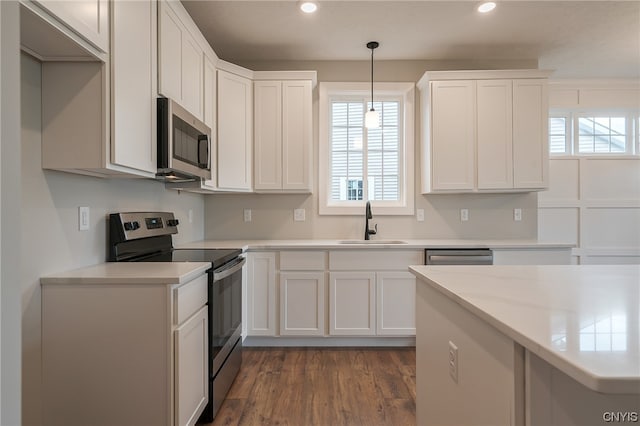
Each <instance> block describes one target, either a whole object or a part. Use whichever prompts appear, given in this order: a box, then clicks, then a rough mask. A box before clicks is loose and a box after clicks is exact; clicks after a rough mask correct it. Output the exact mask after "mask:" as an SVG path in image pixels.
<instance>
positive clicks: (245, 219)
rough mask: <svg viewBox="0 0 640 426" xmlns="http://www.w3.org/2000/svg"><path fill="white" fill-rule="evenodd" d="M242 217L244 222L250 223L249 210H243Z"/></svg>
mask: <svg viewBox="0 0 640 426" xmlns="http://www.w3.org/2000/svg"><path fill="white" fill-rule="evenodd" d="M243 215H244V221H245V222H251V209H244V211H243Z"/></svg>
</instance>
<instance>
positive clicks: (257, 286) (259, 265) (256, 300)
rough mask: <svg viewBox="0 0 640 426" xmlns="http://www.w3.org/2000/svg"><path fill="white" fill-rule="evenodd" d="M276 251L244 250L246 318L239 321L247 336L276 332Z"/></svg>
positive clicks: (268, 334)
mask: <svg viewBox="0 0 640 426" xmlns="http://www.w3.org/2000/svg"><path fill="white" fill-rule="evenodd" d="M276 254H277V253H275V252H249V253H247V289H246V291H245V292H244V293H245V294H246V295H247V299H246V309H244V310H243V311H244V312H246V321H245V318H243V321H242V322H243V323H246V324H247V331H246V335H247V336H275V335H276V331H277V327H276V318H277V317H276V312H277V309H278V304H277V300H276Z"/></svg>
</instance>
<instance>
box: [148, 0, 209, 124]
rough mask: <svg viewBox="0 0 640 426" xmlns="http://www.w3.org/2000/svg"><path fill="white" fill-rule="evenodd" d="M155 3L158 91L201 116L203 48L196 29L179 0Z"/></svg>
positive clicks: (201, 117)
mask: <svg viewBox="0 0 640 426" xmlns="http://www.w3.org/2000/svg"><path fill="white" fill-rule="evenodd" d="M158 4H159V8H160V9H159V29H158V34H159V47H158V55H159V59H158V62H159V67H158V76H159V77H158V78H159V81H158V92H159V93H160V94H161V95H164V96H166V97H168V98H171V99H173V100H174V101H176V102H178V103H179V104H180V105H181V106H183V107H184V108H185V109H186V110H187V111H189V112H190V113H192V114H193V115H194V116H196V117H198V118H199V119H201V120H203V119H204V116H203V95H204V89H203V86H204V78H203V73H204V50H203V48H202V47H201V44H200V43H198V40H196V37H195V36H194V33H195V34H198V35H200V33H199V30H198V29H197V27H196V26H195V24H194V23H193V21H192V20H191V18H190V17H189V16H188V14H187V12H186V11H185V10H184V8H183V6H182V5H181V4H180V3H179V2H177V3H176V2H167V1H160V2H159V3H158ZM176 9H177V10H176Z"/></svg>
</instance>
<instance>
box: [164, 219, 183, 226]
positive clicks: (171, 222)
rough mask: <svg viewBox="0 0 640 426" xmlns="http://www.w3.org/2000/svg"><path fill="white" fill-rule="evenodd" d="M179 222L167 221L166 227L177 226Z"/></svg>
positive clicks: (175, 220)
mask: <svg viewBox="0 0 640 426" xmlns="http://www.w3.org/2000/svg"><path fill="white" fill-rule="evenodd" d="M179 224H180V222H179V221H178V219H169V220H167V226H178V225H179Z"/></svg>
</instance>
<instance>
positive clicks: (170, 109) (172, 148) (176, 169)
mask: <svg viewBox="0 0 640 426" xmlns="http://www.w3.org/2000/svg"><path fill="white" fill-rule="evenodd" d="M156 176H157V177H158V179H162V180H165V181H167V182H185V181H200V180H203V179H204V180H208V179H211V129H210V128H209V126H207V125H206V124H204V123H203V122H202V121H200V120H198V119H197V118H196V117H194V116H193V115H192V114H191V113H189V112H188V111H187V110H186V109H184V108H183V107H181V106H180V105H178V104H177V103H176V102H175V101H172V100H171V99H167V98H158V173H157V175H156Z"/></svg>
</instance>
